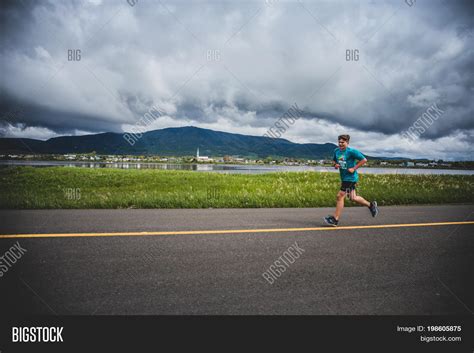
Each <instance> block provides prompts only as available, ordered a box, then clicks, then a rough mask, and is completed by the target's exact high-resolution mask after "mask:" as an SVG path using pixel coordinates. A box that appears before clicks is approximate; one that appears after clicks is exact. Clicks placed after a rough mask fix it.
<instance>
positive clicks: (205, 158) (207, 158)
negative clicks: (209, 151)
mask: <svg viewBox="0 0 474 353" xmlns="http://www.w3.org/2000/svg"><path fill="white" fill-rule="evenodd" d="M196 160H197V161H198V162H212V161H213V159H212V158H209V157H208V156H200V155H199V147H198V148H197V151H196Z"/></svg>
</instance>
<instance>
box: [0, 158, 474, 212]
mask: <svg viewBox="0 0 474 353" xmlns="http://www.w3.org/2000/svg"><path fill="white" fill-rule="evenodd" d="M0 181H1V184H2V192H1V193H0V208H14V209H41V208H208V207H214V208H217V207H226V208H228V207H324V206H334V203H335V195H336V193H337V191H338V189H339V184H340V182H339V175H338V174H336V173H318V172H291V173H268V174H253V175H249V174H246V175H243V174H240V175H239V174H218V173H201V172H191V171H166V170H152V169H150V170H121V169H85V168H84V169H83V168H67V167H50V168H49V167H48V168H33V167H14V168H2V169H0ZM358 189H359V193H360V194H361V195H362V196H364V197H365V198H366V199H369V200H371V199H377V201H378V203H379V205H410V204H446V203H474V176H464V175H388V174H387V175H369V174H366V175H361V176H360V181H359V186H358ZM71 190H75V192H72V191H71ZM351 204H352V203H351V202H349V201H348V202H346V205H348V206H349V205H351Z"/></svg>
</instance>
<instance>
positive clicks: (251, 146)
mask: <svg viewBox="0 0 474 353" xmlns="http://www.w3.org/2000/svg"><path fill="white" fill-rule="evenodd" d="M198 147H199V151H200V154H201V155H207V156H224V155H230V156H241V157H253V158H265V157H269V156H271V157H289V158H307V159H323V158H329V157H330V156H332V153H333V151H334V149H335V148H336V147H337V146H336V145H335V144H332V143H324V144H317V143H305V144H300V143H293V142H291V141H288V140H285V139H270V138H266V137H262V136H248V135H241V134H232V133H228V132H221V131H214V130H209V129H201V128H197V127H193V126H186V127H178V128H166V129H161V130H154V131H148V132H146V133H144V134H143V136H142V137H141V138H139V139H138V140H136V141H135V143H134V144H133V145H131V144H129V143H128V142H127V141H126V140H125V139H124V137H123V134H122V133H112V132H107V133H102V134H94V135H84V136H62V137H55V138H51V139H49V140H47V141H40V140H33V139H21V138H0V153H1V154H12V153H21V154H65V153H90V152H93V151H95V152H96V153H98V154H129V155H160V156H189V155H195V154H196V149H197V148H198Z"/></svg>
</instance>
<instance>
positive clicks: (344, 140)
mask: <svg viewBox="0 0 474 353" xmlns="http://www.w3.org/2000/svg"><path fill="white" fill-rule="evenodd" d="M350 139H351V137H350V136H349V135H339V136H338V137H337V141H338V145H339V148H340V149H341V150H345V149H346V148H347V146H348V145H349V140H350Z"/></svg>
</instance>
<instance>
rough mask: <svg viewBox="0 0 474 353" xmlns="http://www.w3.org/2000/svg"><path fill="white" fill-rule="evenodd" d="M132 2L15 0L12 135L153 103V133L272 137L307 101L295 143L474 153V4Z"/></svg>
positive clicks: (4, 86) (1, 56)
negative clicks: (429, 116)
mask: <svg viewBox="0 0 474 353" xmlns="http://www.w3.org/2000/svg"><path fill="white" fill-rule="evenodd" d="M129 2H130V3H131V4H134V3H135V4H134V6H131V5H130V4H129V3H128V2H127V1H126V0H123V1H122V0H82V1H81V0H75V1H66V0H64V1H58V0H57V1H26V0H23V1H21V0H15V1H2V5H1V10H0V23H1V24H0V26H2V29H1V33H2V34H1V36H0V61H1V68H2V75H1V77H0V113H1V117H0V119H1V122H0V136H3V137H29V138H38V139H43V140H45V139H48V138H50V137H54V136H59V135H81V134H88V133H97V132H105V131H113V132H122V131H128V130H130V128H132V127H133V126H134V124H135V123H136V122H137V121H138V120H139V119H140V118H141V117H142V116H143V114H144V113H146V112H147V111H148V110H149V109H150V108H151V107H152V106H155V107H159V108H160V109H161V110H162V111H163V112H164V114H163V116H161V117H160V118H158V119H156V120H155V121H154V122H153V123H152V124H150V125H149V126H147V129H148V130H154V129H160V128H165V127H177V126H188V125H193V126H197V127H202V128H210V129H213V130H219V131H226V132H233V133H243V134H249V135H263V134H264V133H265V132H266V131H267V129H268V128H270V127H271V126H272V125H273V124H274V122H275V120H276V119H278V118H279V117H280V116H281V115H283V114H284V113H285V111H286V110H287V109H289V108H290V107H291V106H292V105H293V104H294V103H296V104H297V105H298V107H299V108H300V109H301V110H302V111H304V114H303V116H302V117H301V118H300V119H299V120H298V121H297V122H296V123H295V124H294V125H292V126H291V127H290V128H289V129H288V130H287V131H286V133H285V134H284V135H283V138H286V139H288V140H290V141H294V142H300V143H303V142H313V143H325V142H336V141H335V139H336V138H337V135H338V134H340V133H349V134H350V135H351V136H352V141H351V144H352V145H353V146H354V147H357V148H359V149H361V150H362V151H363V152H365V153H367V154H371V155H384V156H408V157H428V158H436V159H439V158H442V159H463V160H466V159H469V160H472V159H474V158H473V153H474V147H473V142H472V140H473V137H474V133H473V132H474V114H473V113H474V99H473V82H474V80H473V78H474V77H473V68H474V55H473V50H474V47H473V45H472V43H473V27H474V25H473V18H474V13H473V2H472V1H447V0H424V1H423V0H418V1H416V2H415V1H414V0H407V2H408V4H407V3H406V2H405V1H403V0H401V1H396V0H393V1H360V2H358V1H348V0H347V1H332V0H331V1H318V2H310V1H301V2H299V1H291V2H290V1H281V0H267V1H245V2H239V1H228V2H225V1H194V2H192V1H159V0H129ZM410 5H411V6H410ZM68 50H80V51H81V52H80V56H81V58H80V61H68ZM347 50H358V57H359V60H357V61H356V60H352V61H351V60H349V61H348V60H347V59H348V58H347V56H346V54H347ZM432 104H436V105H437V107H439V108H440V109H441V110H442V111H443V113H442V114H441V115H440V117H439V118H438V119H437V120H436V121H434V122H433V124H432V125H431V126H429V127H427V128H426V129H425V130H426V131H425V132H424V133H423V134H422V135H421V136H420V138H418V139H416V140H415V141H413V142H411V143H409V142H408V141H407V140H406V139H403V138H402V137H401V133H402V132H403V131H405V130H406V129H408V128H409V127H410V126H412V124H413V123H414V122H415V121H416V120H417V119H418V117H419V116H420V115H421V114H423V112H424V111H425V110H426V109H427V108H429V107H430V106H431V105H432Z"/></svg>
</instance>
